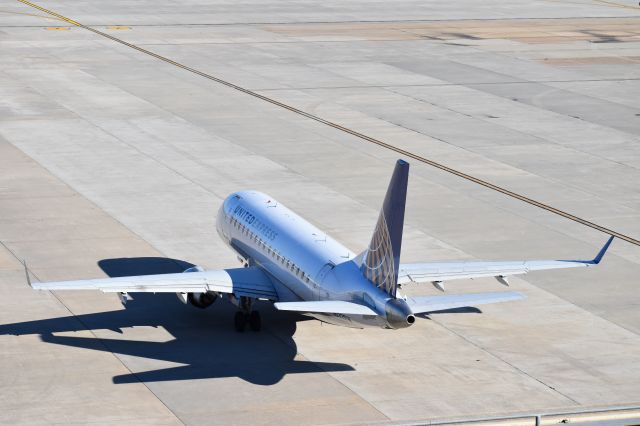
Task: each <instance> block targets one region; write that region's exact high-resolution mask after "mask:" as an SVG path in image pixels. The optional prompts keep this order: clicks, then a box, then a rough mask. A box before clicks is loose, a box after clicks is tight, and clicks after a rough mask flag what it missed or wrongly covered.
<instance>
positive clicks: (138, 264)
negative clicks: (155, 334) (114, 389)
mask: <svg viewBox="0 0 640 426" xmlns="http://www.w3.org/2000/svg"><path fill="white" fill-rule="evenodd" d="M98 265H99V266H100V267H101V268H102V270H103V271H104V272H105V273H106V274H107V275H109V276H111V277H117V276H127V275H145V274H158V273H175V272H181V271H183V270H185V269H187V268H189V267H191V266H193V265H192V264H190V263H187V262H184V261H181V260H176V259H167V258H158V257H144V258H124V259H104V260H101V261H100V262H98ZM257 307H258V309H259V310H260V312H261V314H262V317H263V331H261V332H259V333H254V332H245V333H236V332H235V331H234V330H233V314H234V313H235V307H234V306H233V305H231V304H230V303H229V302H227V301H226V300H218V301H216V302H215V303H214V305H213V306H211V307H210V308H209V309H205V310H201V309H197V308H195V307H192V306H187V305H183V304H182V303H180V302H179V301H178V299H177V298H176V297H175V296H174V295H171V294H156V295H153V294H147V293H135V294H133V300H132V301H130V302H128V303H127V304H126V305H125V309H122V310H116V311H109V312H100V313H95V314H86V315H76V316H67V317H60V318H51V319H45V320H38V321H27V322H22V323H14V324H4V325H0V335H2V334H13V335H23V334H38V335H40V338H41V340H42V341H43V342H46V343H51V344H57V345H64V346H71V347H78V348H84V349H90V350H97V351H105V352H114V353H117V354H122V355H130V356H135V357H140V358H146V359H150V360H160V361H167V362H171V363H177V364H182V365H180V366H177V367H171V368H163V369H157V370H151V371H140V372H137V371H136V372H132V373H131V374H125V375H120V376H116V377H114V378H113V382H114V383H116V384H120V383H130V382H137V381H143V382H163V381H174V380H194V379H208V378H221V377H239V378H241V379H243V380H246V381H248V382H250V383H254V384H258V385H273V384H275V383H278V382H279V381H280V380H282V378H283V377H284V376H285V375H287V374H302V373H317V372H322V371H353V370H354V369H353V367H351V366H350V365H347V364H339V363H322V362H311V361H301V360H296V359H295V357H296V354H297V347H296V344H295V342H294V340H293V335H294V333H295V331H296V325H297V322H298V321H305V320H307V319H308V318H306V317H303V316H301V315H296V314H291V313H284V312H276V311H275V309H274V308H273V307H272V306H271V305H270V304H267V303H260V304H258V306H257ZM132 327H163V328H164V329H165V330H166V331H167V332H168V333H170V334H171V335H172V336H173V337H174V339H172V340H169V341H162V342H155V341H142V340H126V339H119V338H117V337H118V336H115V337H116V338H93V337H75V336H73V335H69V334H68V333H70V332H74V331H84V330H112V331H116V332H118V333H123V330H124V329H128V328H132ZM57 333H65V335H59V334H57ZM102 333H103V334H104V332H102Z"/></svg>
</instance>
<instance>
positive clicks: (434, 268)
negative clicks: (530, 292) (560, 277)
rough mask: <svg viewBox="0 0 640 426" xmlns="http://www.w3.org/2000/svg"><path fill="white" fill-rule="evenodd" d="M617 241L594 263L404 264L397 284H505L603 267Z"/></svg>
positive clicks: (607, 244) (541, 261) (557, 261)
mask: <svg viewBox="0 0 640 426" xmlns="http://www.w3.org/2000/svg"><path fill="white" fill-rule="evenodd" d="M613 238H614V237H611V238H609V240H608V241H607V242H606V243H605V245H604V246H603V247H602V249H601V250H600V252H599V253H598V255H597V256H596V257H595V258H593V259H592V260H524V261H505V262H473V261H472V262H434V263H402V264H400V268H399V271H398V283H399V284H406V283H410V282H418V283H419V282H429V281H431V282H441V281H449V280H456V279H463V278H480V277H497V278H499V279H500V280H501V281H502V282H503V283H504V284H506V279H505V278H506V277H508V276H509V275H517V274H526V273H527V272H529V271H540V270H544V269H562V268H576V267H585V266H594V265H597V264H598V263H600V260H602V257H603V256H604V254H605V252H606V251H607V249H608V248H609V245H611V241H613Z"/></svg>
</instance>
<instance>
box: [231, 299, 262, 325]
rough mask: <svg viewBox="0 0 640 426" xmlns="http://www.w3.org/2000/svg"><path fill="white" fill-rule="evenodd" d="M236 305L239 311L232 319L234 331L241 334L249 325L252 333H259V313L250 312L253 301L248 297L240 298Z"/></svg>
mask: <svg viewBox="0 0 640 426" xmlns="http://www.w3.org/2000/svg"><path fill="white" fill-rule="evenodd" d="M239 302H240V303H238V307H239V308H240V310H239V311H238V312H236V315H235V317H234V319H233V322H234V326H235V328H236V331H237V332H239V333H242V332H243V331H244V329H245V328H246V326H247V324H249V328H250V329H251V330H252V331H260V328H262V320H261V319H260V312H258V311H253V310H251V305H252V304H253V299H251V298H250V297H241V298H240V300H239Z"/></svg>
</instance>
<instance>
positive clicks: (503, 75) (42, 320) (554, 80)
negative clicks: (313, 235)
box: [0, 0, 640, 424]
mask: <svg viewBox="0 0 640 426" xmlns="http://www.w3.org/2000/svg"><path fill="white" fill-rule="evenodd" d="M38 4H39V5H40V6H42V7H45V8H47V9H50V10H52V11H55V12H57V13H59V14H61V15H64V16H66V17H68V18H70V19H72V20H75V21H78V22H80V23H81V24H84V25H88V26H91V27H92V28H95V29H97V30H99V31H101V32H103V33H105V34H107V35H109V36H112V37H116V38H118V39H120V40H123V41H125V42H127V43H130V44H133V45H135V46H138V47H140V48H143V49H146V50H147V51H150V52H153V53H155V54H158V55H162V56H163V57H166V58H169V59H171V60H173V61H176V62H177V63H179V64H183V65H185V66H188V67H191V68H193V69H196V70H198V71H201V72H203V73H206V74H208V75H211V76H215V77H216V78H220V79H222V80H225V81H228V82H231V83H233V84H236V85H238V86H241V87H243V88H246V89H248V90H251V91H254V92H256V93H258V94H260V95H263V96H267V97H269V98H271V99H274V100H277V101H278V102H283V103H286V104H288V105H291V106H293V107H295V108H298V109H300V110H303V111H306V112H308V113H310V114H314V115H316V116H318V117H321V118H323V119H326V120H330V121H332V122H335V123H337V124H340V125H341V126H344V127H347V128H349V129H353V130H355V131H358V132H361V133H364V134H366V135H369V136H372V137H375V138H377V139H380V140H383V141H385V142H387V143H389V144H392V145H394V146H397V147H399V148H402V149H404V150H407V151H410V152H413V153H415V154H418V155H421V156H424V157H427V158H430V159H433V160H435V161H438V162H441V163H443V164H446V165H449V166H451V167H454V168H456V169H458V170H461V171H464V172H465V173H469V174H472V175H474V176H477V177H479V178H481V179H485V180H488V181H490V182H492V183H495V184H497V185H500V186H503V187H505V188H508V189H510V190H512V191H516V192H518V193H521V194H523V195H526V196H528V197H531V198H534V199H536V200H539V201H541V202H544V203H547V204H550V205H552V206H554V207H557V208H560V209H563V210H565V211H567V212H570V213H572V214H575V215H577V216H580V217H583V218H585V219H588V220H590V221H593V222H596V223H599V224H601V225H603V226H607V227H609V228H612V229H615V230H617V231H619V232H622V233H625V234H628V235H629V236H631V237H634V238H639V237H640V189H639V188H640V187H639V185H638V183H639V182H640V148H639V147H640V8H638V6H637V3H634V2H630V1H617V2H596V1H593V2H568V1H567V2H564V1H529V2H502V1H488V2H471V1H462V2H454V3H451V2H415V1H401V2H393V3H388V2H387V3H380V2H370V1H359V2H349V3H344V2H332V1H329V2H323V3H322V4H316V3H308V2H307V3H290V2H289V3H283V2H278V1H275V0H268V1H267V2H260V3H259V4H254V3H242V2H239V3H238V2H235V3H225V2H217V3H216V2H207V3H203V2H196V1H190V0H188V1H183V2H179V3H175V2H174V3H163V2H150V1H140V2H135V3H130V2H125V1H113V2H94V1H88V2H82V3H79V4H78V3H77V2H63V1H46V2H42V3H38ZM397 158H398V154H396V153H395V152H392V151H389V150H387V149H385V148H383V147H380V146H377V145H374V144H371V143H368V142H366V141H363V140H362V139H358V138H356V137H354V136H353V135H350V134H347V133H344V132H341V131H339V130H337V129H335V128H331V127H327V126H325V125H323V124H321V123H319V122H317V121H313V120H309V119H308V118H305V117H302V116H300V115H298V114H294V113H292V112H291V111H288V110H285V109H282V108H280V107H278V106H276V105H273V104H270V103H268V102H264V101H263V100H260V99H258V98H256V97H252V96H249V95H247V94H245V93H242V92H240V91H238V90H235V89H233V88H229V87H227V86H224V85H222V84H219V83H216V82H215V81H211V80H210V79H207V78H204V77H202V76H200V75H197V74H194V73H192V72H189V71H187V70H185V69H182V68H180V67H178V66H176V65H172V64H169V63H166V62H163V61H160V60H159V59H157V58H155V57H152V56H150V55H148V54H146V53H144V52H141V51H139V50H136V49H134V48H132V47H128V46H125V45H123V44H120V43H117V42H116V41H114V40H112V39H109V38H107V37H105V36H103V35H100V34H97V33H93V32H91V31H88V30H87V29H83V28H80V27H77V26H74V25H72V24H70V23H69V22H66V21H61V20H59V19H55V18H53V17H52V16H51V15H49V14H46V13H45V12H43V11H40V10H38V9H35V8H33V7H30V6H28V5H26V4H23V3H20V2H17V1H16V2H15V3H14V2H5V3H4V4H2V6H0V243H1V245H0V294H1V295H2V297H1V298H0V388H1V389H2V392H0V423H1V424H39V423H47V424H55V423H82V424H86V423H100V424H111V423H123V422H124V423H127V424H147V423H148V424H202V423H219V424H246V423H253V424H273V423H288V424H372V423H380V424H387V423H403V422H426V421H430V420H434V421H435V420H443V419H449V418H451V419H453V418H455V419H462V418H476V417H491V416H499V415H511V414H518V413H535V412H540V413H548V412H554V411H558V412H561V411H563V410H569V411H575V410H580V409H590V408H594V407H608V406H633V405H640V385H638V383H640V309H638V308H639V307H640V306H639V305H640V296H639V295H638V278H637V277H638V272H639V271H640V247H637V246H634V245H631V244H628V243H624V242H621V241H615V242H614V244H613V245H612V247H611V249H610V252H609V253H608V254H607V256H606V257H605V260H604V262H603V263H602V264H601V265H600V266H598V267H597V268H588V269H587V268H585V269H584V270H567V271H549V272H538V273H535V274H531V275H527V276H524V277H523V278H520V279H513V280H511V286H512V287H513V288H514V289H515V290H518V291H521V292H523V293H525V294H526V295H527V299H526V300H524V301H519V302H513V303H504V304H498V305H493V306H487V307H484V308H483V309H482V310H481V311H479V310H473V309H463V310H457V311H455V312H448V313H440V314H433V315H430V317H429V318H425V319H420V320H419V321H418V322H417V324H416V325H415V326H413V327H411V328H409V329H406V330H401V331H389V330H356V329H347V328H341V327H336V326H329V325H325V324H322V323H320V322H318V321H315V320H307V319H306V318H305V317H302V316H294V315H286V314H282V313H278V312H274V310H273V308H272V307H270V306H268V305H267V304H264V305H263V306H262V307H261V308H260V309H261V311H262V312H263V321H264V330H263V331H262V332H261V333H245V334H237V333H235V332H233V327H232V317H233V312H234V310H233V307H232V306H230V304H228V303H227V302H216V304H215V305H213V306H212V308H211V309H208V310H203V311H201V310H198V309H196V308H193V307H190V306H184V305H182V304H180V303H179V302H178V300H177V298H176V297H174V296H173V295H156V296H152V295H136V294H134V295H133V297H134V301H132V302H130V303H129V304H127V305H126V307H122V305H121V304H120V302H119V301H118V299H117V297H116V296H114V295H105V294H102V293H94V292H79V293H78V292H56V293H55V294H54V293H48V292H35V291H33V290H31V289H30V288H29V287H28V286H27V284H26V280H25V276H24V271H23V269H22V264H21V263H20V261H21V260H22V259H26V260H27V262H28V266H29V269H30V271H31V272H32V274H33V279H34V280H41V281H51V280H60V279H81V278H95V277H104V276H121V275H130V274H146V273H162V272H176V271H181V270H184V269H186V268H187V267H189V266H191V265H194V264H197V265H202V266H203V267H205V268H222V267H233V266H237V265H238V262H237V259H236V256H235V255H234V253H232V252H231V251H230V250H229V249H228V248H226V247H225V246H223V244H222V241H220V240H219V238H218V236H217V234H216V232H215V215H216V211H217V209H218V207H219V205H220V202H221V201H222V200H223V199H224V197H225V196H226V195H227V194H229V193H230V192H232V191H234V190H238V189H245V188H254V189H258V190H261V191H263V192H266V193H269V194H271V195H273V196H274V198H276V199H277V200H279V201H280V202H282V203H284V204H286V205H287V206H288V207H290V208H292V209H293V210H295V211H297V212H298V213H300V214H301V215H303V216H304V217H306V218H307V219H308V220H310V221H311V222H312V223H314V224H316V225H317V226H319V227H320V228H321V229H323V230H326V232H327V233H329V234H331V235H332V236H333V237H335V238H337V239H339V240H341V241H343V242H344V243H345V245H347V246H348V247H350V248H351V249H353V250H354V251H359V250H361V249H362V248H364V247H365V245H366V244H367V243H368V241H369V238H370V234H371V232H372V230H373V227H374V224H375V220H376V217H377V214H378V210H379V208H380V205H381V202H382V197H383V196H384V191H385V189H386V185H387V182H388V178H389V176H390V173H391V170H392V167H393V163H394V161H395V160H396V159H397ZM606 238H607V236H606V235H604V234H601V233H599V232H597V231H595V230H593V229H590V228H587V227H584V226H582V225H579V224H577V223H574V222H571V221H569V220H567V219H564V218H561V217H558V216H555V215H553V214H551V213H549V212H546V211H542V210H539V209H536V208H534V207H532V206H530V205H526V204H523V203H521V202H518V201H516V200H513V199H510V198H507V197H505V196H504V195H502V194H498V193H495V192H492V191H490V190H488V189H486V188H482V187H479V186H477V185H474V184H472V183H469V182H467V181H464V180H461V179H460V178H457V177H455V176H452V175H448V174H446V173H444V172H442V171H439V170H435V169H433V168H430V167H429V166H428V165H425V164H421V163H419V162H411V174H410V186H409V193H408V206H407V217H406V223H405V235H404V244H403V252H402V260H403V261H406V262H411V261H428V260H434V261H435V260H451V259H487V260H493V259H496V260H499V259H504V260H515V259H525V258H527V259H535V258H557V259H575V258H585V259H589V258H592V257H593V256H594V255H595V253H597V251H598V250H599V248H600V246H601V245H602V244H603V243H604V241H605V240H606ZM503 289H504V287H503V286H501V285H500V284H499V283H498V282H497V281H495V280H493V279H479V280H473V281H460V282H451V283H448V284H447V292H450V293H457V292H469V291H493V290H495V291H500V290H503ZM405 291H406V292H407V293H410V294H438V293H439V292H438V290H436V289H434V288H433V287H432V286H431V285H430V284H424V285H413V286H407V287H406V288H405Z"/></svg>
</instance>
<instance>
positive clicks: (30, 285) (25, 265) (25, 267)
mask: <svg viewBox="0 0 640 426" xmlns="http://www.w3.org/2000/svg"><path fill="white" fill-rule="evenodd" d="M22 264H23V265H24V274H25V275H26V277H27V283H28V284H29V287H31V288H33V285H32V284H31V278H30V277H29V269H27V261H26V260H24V259H22Z"/></svg>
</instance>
